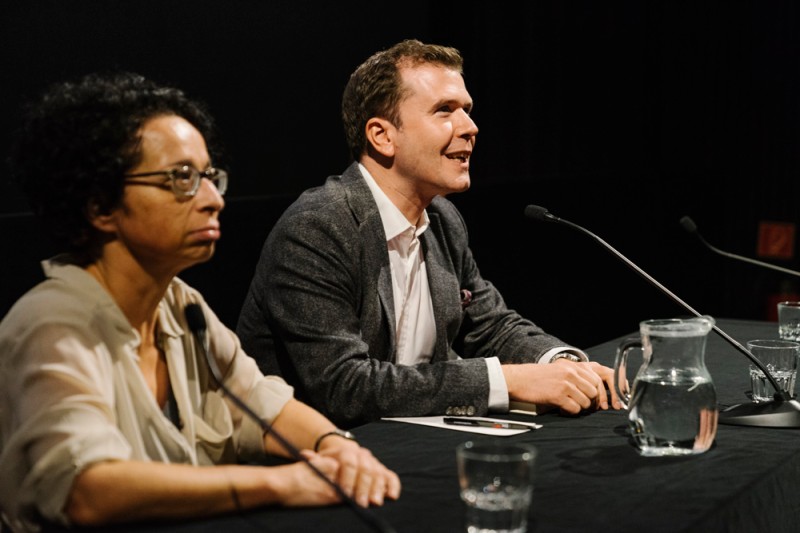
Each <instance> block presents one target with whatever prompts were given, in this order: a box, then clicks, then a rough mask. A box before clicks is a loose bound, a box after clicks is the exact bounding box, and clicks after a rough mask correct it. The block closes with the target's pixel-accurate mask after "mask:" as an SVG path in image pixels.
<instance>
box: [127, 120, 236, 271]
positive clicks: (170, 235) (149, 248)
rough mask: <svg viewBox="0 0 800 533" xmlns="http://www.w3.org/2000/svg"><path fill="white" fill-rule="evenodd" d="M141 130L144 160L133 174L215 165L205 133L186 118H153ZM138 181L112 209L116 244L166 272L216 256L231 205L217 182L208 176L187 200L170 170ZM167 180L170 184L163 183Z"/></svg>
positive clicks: (203, 168) (158, 269) (133, 170)
mask: <svg viewBox="0 0 800 533" xmlns="http://www.w3.org/2000/svg"><path fill="white" fill-rule="evenodd" d="M140 133H141V154H142V159H141V162H140V163H139V164H138V165H137V166H136V167H134V168H132V169H130V172H129V173H130V174H138V173H144V172H158V171H163V170H168V169H170V168H172V167H175V166H182V165H188V166H190V167H194V168H196V169H197V170H200V171H203V170H205V169H207V168H208V167H209V166H210V161H209V156H208V150H207V149H206V143H205V140H204V139H203V136H202V135H201V134H200V132H199V131H197V129H196V128H195V127H194V126H192V125H191V124H190V123H189V122H188V121H186V120H185V119H183V118H181V117H178V116H175V115H165V116H158V117H154V118H151V119H149V120H148V121H147V122H145V123H144V124H143V125H142V129H141V132H140ZM135 181H136V183H128V184H126V186H125V189H124V193H123V196H122V202H121V205H120V206H119V207H118V208H116V209H115V210H114V211H113V212H112V214H111V216H112V219H113V222H114V224H113V227H114V232H115V234H116V237H117V239H116V241H115V243H114V244H115V245H116V246H122V247H123V248H124V249H125V250H126V251H127V252H128V253H129V254H130V255H131V256H132V257H133V258H134V259H135V260H136V261H137V262H138V263H140V264H141V265H142V266H144V267H145V268H146V269H148V270H152V269H156V270H157V271H160V272H162V273H164V274H166V275H175V274H177V273H178V272H180V271H181V270H184V269H185V268H187V267H189V266H192V265H194V264H196V263H201V262H203V261H207V260H208V259H210V258H211V256H212V255H213V254H214V246H215V244H216V242H217V239H219V238H220V224H219V213H220V211H221V210H222V208H223V207H224V205H225V202H224V201H223V199H222V196H221V195H220V194H219V192H218V191H217V189H216V187H215V186H214V185H213V184H212V183H211V181H209V180H208V179H206V178H203V179H202V182H201V184H200V188H199V189H198V191H197V193H196V194H195V195H194V196H193V197H189V198H181V199H178V198H176V196H175V194H174V193H173V192H172V191H171V190H170V188H169V183H170V182H169V178H168V177H167V176H166V175H155V176H150V177H147V178H137V179H136V180H135ZM142 182H144V183H147V184H153V185H156V186H146V185H145V186H143V185H142ZM164 184H166V185H167V187H166V188H163V187H159V186H157V185H164Z"/></svg>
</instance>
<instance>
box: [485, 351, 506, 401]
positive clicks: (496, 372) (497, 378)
mask: <svg viewBox="0 0 800 533" xmlns="http://www.w3.org/2000/svg"><path fill="white" fill-rule="evenodd" d="M484 360H485V361H486V370H488V372H489V410H490V411H499V412H506V411H508V385H507V384H506V378H505V376H503V368H502V367H501V365H500V359H498V358H497V357H487V358H486V359H484Z"/></svg>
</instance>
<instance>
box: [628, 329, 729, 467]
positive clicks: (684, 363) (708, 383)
mask: <svg viewBox="0 0 800 533" xmlns="http://www.w3.org/2000/svg"><path fill="white" fill-rule="evenodd" d="M713 326H714V319H713V318H711V317H697V318H687V319H678V318H674V319H662V320H646V321H644V322H641V323H640V324H639V333H640V337H641V338H638V339H626V340H625V341H623V342H622V343H621V344H620V345H619V348H618V349H617V355H616V358H615V360H614V386H615V387H616V389H617V394H619V396H620V399H621V400H622V402H623V406H624V407H625V408H626V409H627V410H628V425H629V427H630V431H631V436H632V438H633V442H634V445H635V446H636V448H637V449H638V451H639V454H640V455H644V456H648V457H659V456H665V455H689V454H698V453H703V452H705V451H706V450H708V449H709V448H710V447H711V444H712V443H713V442H714V437H715V435H716V434H717V418H718V411H717V393H716V390H715V389H714V383H713V382H712V380H711V375H710V374H709V373H708V369H707V368H706V364H705V347H706V338H707V336H708V332H709V331H711V329H712V327H713ZM633 348H639V349H641V350H642V352H643V355H642V357H643V362H642V366H641V367H640V368H639V370H638V372H637V373H636V377H635V378H634V380H633V383H632V384H631V386H630V393H628V387H627V384H628V376H627V375H626V369H627V366H628V353H629V352H630V350H631V349H633ZM621 385H623V386H622V387H621ZM620 389H623V390H620Z"/></svg>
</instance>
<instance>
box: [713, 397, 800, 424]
mask: <svg viewBox="0 0 800 533" xmlns="http://www.w3.org/2000/svg"><path fill="white" fill-rule="evenodd" d="M719 423H720V424H727V425H731V426H756V427H765V428H800V402H798V401H797V400H787V401H775V400H773V401H771V402H763V403H752V402H749V403H740V404H739V405H733V406H731V407H728V408H726V409H723V410H721V411H720V412H719Z"/></svg>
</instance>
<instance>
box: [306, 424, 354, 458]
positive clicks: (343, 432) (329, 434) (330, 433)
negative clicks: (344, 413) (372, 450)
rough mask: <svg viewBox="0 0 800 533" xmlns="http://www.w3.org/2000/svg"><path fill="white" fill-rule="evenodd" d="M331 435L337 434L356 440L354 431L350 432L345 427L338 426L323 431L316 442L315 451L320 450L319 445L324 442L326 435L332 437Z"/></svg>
mask: <svg viewBox="0 0 800 533" xmlns="http://www.w3.org/2000/svg"><path fill="white" fill-rule="evenodd" d="M331 435H337V436H339V437H342V438H345V439H348V440H351V441H353V442H356V436H355V435H353V434H352V433H350V432H349V431H346V430H344V429H339V428H336V429H334V430H333V431H329V432H327V433H323V434H322V435H320V436H319V438H318V439H317V442H316V443H314V451H315V452H318V451H319V445H320V444H322V441H323V440H324V439H325V438H326V437H330V436H331Z"/></svg>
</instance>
